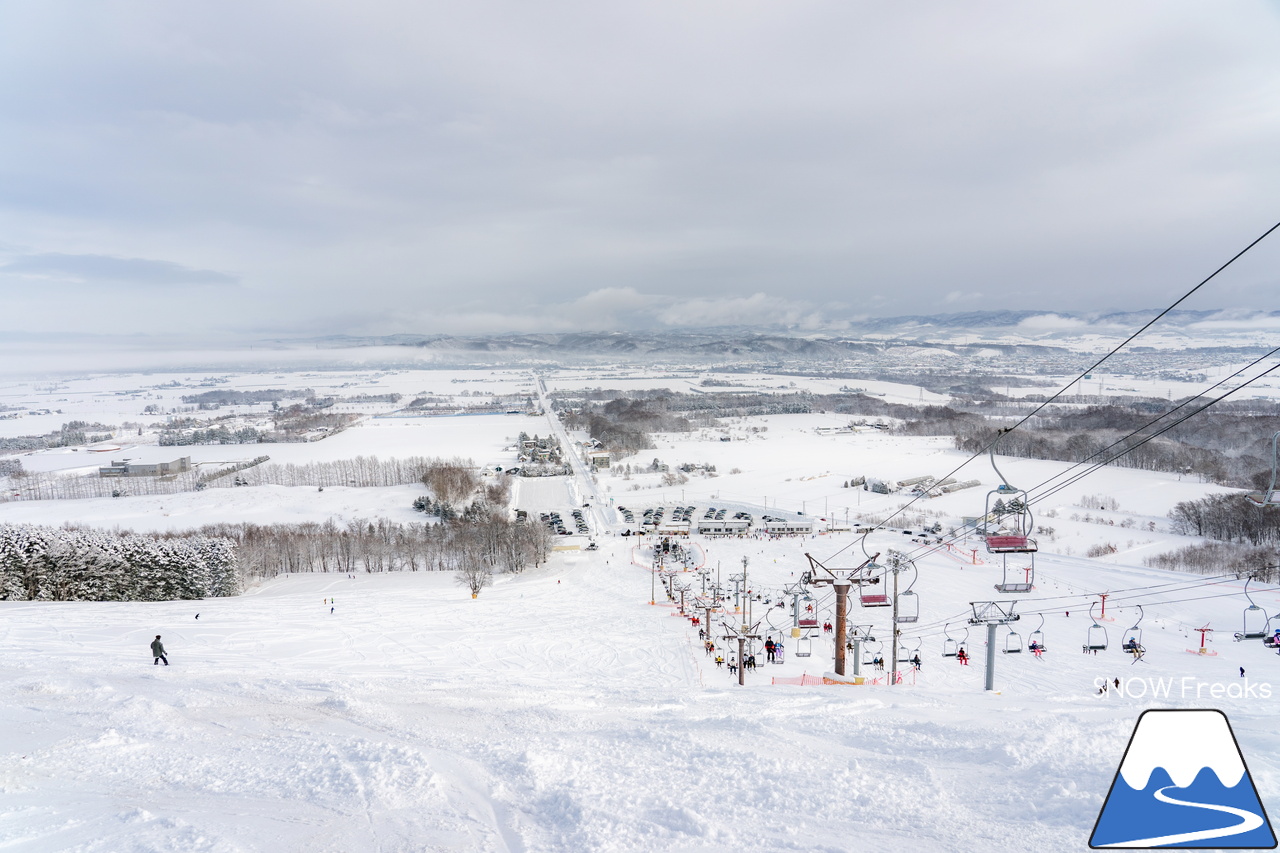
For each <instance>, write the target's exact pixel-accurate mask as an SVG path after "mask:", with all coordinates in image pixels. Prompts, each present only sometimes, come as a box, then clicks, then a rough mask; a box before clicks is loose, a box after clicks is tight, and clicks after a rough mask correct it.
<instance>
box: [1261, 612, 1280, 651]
mask: <svg viewBox="0 0 1280 853" xmlns="http://www.w3.org/2000/svg"><path fill="white" fill-rule="evenodd" d="M1262 644H1263V645H1264V646H1266V647H1267V648H1275V647H1276V646H1280V613H1277V614H1276V615H1275V616H1272V617H1271V618H1270V619H1268V620H1267V627H1266V629H1265V631H1264V636H1263V638H1262Z"/></svg>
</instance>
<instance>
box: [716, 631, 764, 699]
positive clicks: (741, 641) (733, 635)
mask: <svg viewBox="0 0 1280 853" xmlns="http://www.w3.org/2000/svg"><path fill="white" fill-rule="evenodd" d="M759 629H760V623H759V622H757V623H755V624H754V625H741V626H736V625H730V624H728V623H727V622H726V623H724V636H723V639H724V640H726V641H728V640H737V641H738V685H739V686H745V685H746V683H747V667H746V654H747V640H758V639H760V630H759Z"/></svg>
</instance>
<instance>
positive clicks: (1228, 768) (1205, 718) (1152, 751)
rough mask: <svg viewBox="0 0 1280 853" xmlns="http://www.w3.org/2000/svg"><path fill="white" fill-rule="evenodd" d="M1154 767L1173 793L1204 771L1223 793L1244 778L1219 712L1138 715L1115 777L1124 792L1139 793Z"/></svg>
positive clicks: (1234, 745)
mask: <svg viewBox="0 0 1280 853" xmlns="http://www.w3.org/2000/svg"><path fill="white" fill-rule="evenodd" d="M1157 767H1163V768H1164V769H1165V770H1166V771H1167V772H1168V773H1169V777H1170V778H1171V779H1173V784H1175V785H1177V786H1178V787H1179V788H1185V787H1187V786H1188V785H1190V784H1191V783H1192V782H1194V781H1195V778H1196V774H1197V773H1199V772H1200V771H1201V770H1203V769H1204V768H1206V767H1208V768H1209V769H1210V770H1212V771H1213V772H1214V773H1215V774H1216V775H1217V777H1218V781H1220V782H1221V783H1222V784H1223V785H1225V786H1227V787H1228V788H1233V787H1235V786H1236V785H1237V784H1239V782H1240V779H1241V777H1243V776H1244V773H1245V767H1244V762H1243V761H1242V760H1241V758H1240V751H1239V749H1237V748H1236V743H1235V740H1234V738H1232V737H1231V729H1230V727H1229V726H1228V725H1227V718H1226V717H1225V716H1224V715H1223V714H1222V713H1221V712H1220V711H1156V712H1149V713H1147V714H1144V715H1143V716H1142V718H1141V720H1139V722H1138V728H1137V730H1136V731H1135V732H1134V735H1133V743H1132V744H1130V746H1129V751H1128V752H1127V753H1126V754H1125V757H1124V763H1123V764H1121V765H1120V775H1121V776H1123V777H1124V781H1125V783H1126V784H1128V785H1129V787H1131V788H1133V789H1135V790H1142V789H1143V788H1145V787H1147V782H1148V780H1150V778H1151V773H1152V772H1153V771H1154V770H1155V769H1156V768H1157Z"/></svg>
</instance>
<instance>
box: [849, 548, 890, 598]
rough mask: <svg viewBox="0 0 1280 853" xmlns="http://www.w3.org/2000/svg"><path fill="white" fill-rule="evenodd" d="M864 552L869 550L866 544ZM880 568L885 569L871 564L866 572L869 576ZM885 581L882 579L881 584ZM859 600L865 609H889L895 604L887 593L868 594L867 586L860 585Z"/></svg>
mask: <svg viewBox="0 0 1280 853" xmlns="http://www.w3.org/2000/svg"><path fill="white" fill-rule="evenodd" d="M865 538H866V537H865V536H864V537H863V539H865ZM862 550H863V552H864V553H865V552H866V550H867V548H866V545H865V544H864V545H863V547H862ZM879 568H883V567H882V566H880V565H879V564H877V563H874V562H871V563H868V564H867V568H866V570H867V572H868V574H869V573H870V572H872V571H874V570H875V569H879ZM883 581H884V578H883V577H881V582H882V583H883ZM858 600H859V601H860V602H861V603H862V606H863V607H889V606H891V605H892V604H893V602H892V601H890V600H889V596H888V594H887V593H884V592H868V591H867V585H866V584H858Z"/></svg>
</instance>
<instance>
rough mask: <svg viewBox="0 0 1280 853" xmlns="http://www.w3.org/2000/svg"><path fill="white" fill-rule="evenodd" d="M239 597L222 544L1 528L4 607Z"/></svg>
mask: <svg viewBox="0 0 1280 853" xmlns="http://www.w3.org/2000/svg"><path fill="white" fill-rule="evenodd" d="M239 591H240V572H239V563H238V560H237V556H236V546H235V543H234V541H233V540H231V539H230V538H227V537H221V536H211V535H204V534H187V535H176V536H175V535H154V536H144V535H139V534H134V533H111V532H107V531H103V530H86V529H77V528H67V527H42V526H37V525H30V524H3V525H0V599H3V600H9V601H170V600H173V599H192V598H208V597H210V596H227V595H236V594H238V593H239Z"/></svg>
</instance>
